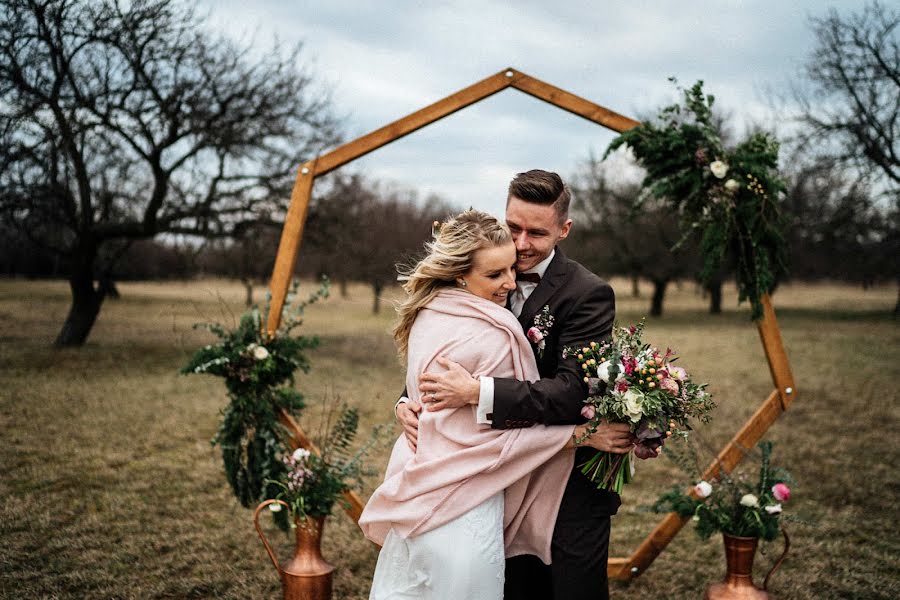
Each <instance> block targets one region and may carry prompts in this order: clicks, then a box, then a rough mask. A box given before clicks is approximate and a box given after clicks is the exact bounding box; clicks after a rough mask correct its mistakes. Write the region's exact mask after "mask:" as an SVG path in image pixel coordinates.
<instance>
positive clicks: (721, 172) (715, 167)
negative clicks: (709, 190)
mask: <svg viewBox="0 0 900 600" xmlns="http://www.w3.org/2000/svg"><path fill="white" fill-rule="evenodd" d="M709 170H710V171H712V174H713V175H715V176H716V177H718V178H719V179H722V178H723V177H725V174H726V173H728V165H726V164H725V163H723V162H722V161H721V160H714V161H712V162H711V163H709Z"/></svg>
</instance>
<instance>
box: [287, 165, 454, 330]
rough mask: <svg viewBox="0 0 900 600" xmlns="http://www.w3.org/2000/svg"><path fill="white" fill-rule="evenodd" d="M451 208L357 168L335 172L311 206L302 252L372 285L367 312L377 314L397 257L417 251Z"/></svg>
mask: <svg viewBox="0 0 900 600" xmlns="http://www.w3.org/2000/svg"><path fill="white" fill-rule="evenodd" d="M455 212H458V211H457V209H455V208H454V207H452V206H451V205H449V204H448V203H446V202H445V201H443V200H442V199H440V198H438V197H436V196H430V197H428V198H425V199H424V201H422V200H420V199H419V197H418V194H417V193H416V192H415V191H414V190H410V189H401V188H396V187H394V188H392V187H390V186H386V185H384V184H380V183H378V182H375V181H371V180H368V179H366V178H365V177H363V176H362V175H360V174H358V173H357V174H353V175H349V176H339V177H336V178H334V180H333V181H332V182H331V185H330V187H329V189H328V191H327V192H326V193H324V194H323V195H322V196H320V197H318V198H316V199H315V202H314V203H313V204H312V206H311V207H310V216H309V220H308V222H307V229H308V230H309V233H308V234H307V235H306V236H305V239H304V245H303V248H302V250H301V252H303V253H304V255H305V257H306V261H307V263H312V264H314V265H316V268H317V270H319V271H321V272H322V273H323V274H327V275H329V276H330V277H332V278H336V279H339V280H340V279H354V280H357V281H364V282H366V283H368V284H369V285H370V286H372V294H373V301H372V312H373V313H376V314H377V313H378V312H379V311H380V310H381V295H382V293H383V291H384V289H385V288H386V287H387V286H389V285H391V284H392V283H394V282H395V281H396V279H397V265H398V263H402V262H404V261H405V260H406V259H407V258H410V257H412V256H414V255H416V254H418V253H420V252H421V251H422V247H423V243H424V242H425V241H426V240H428V239H429V238H430V237H431V224H432V222H433V221H434V220H441V219H443V218H445V217H446V216H447V215H449V214H452V213H455Z"/></svg>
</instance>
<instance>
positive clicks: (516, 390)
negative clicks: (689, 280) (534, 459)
mask: <svg viewBox="0 0 900 600" xmlns="http://www.w3.org/2000/svg"><path fill="white" fill-rule="evenodd" d="M545 306H547V307H549V312H550V314H551V315H552V316H553V318H554V324H553V327H552V328H551V329H550V331H549V333H548V335H547V337H546V346H545V348H544V350H543V352H538V349H537V347H536V346H535V347H534V350H535V358H536V359H537V363H538V370H539V371H540V374H541V379H540V380H539V381H536V382H534V383H529V382H523V381H518V380H515V379H495V380H494V408H493V414H492V415H491V418H492V423H493V427H494V428H496V429H509V428H514V427H530V426H532V425H535V424H544V425H561V424H572V423H582V422H584V418H583V417H582V416H581V409H582V407H583V406H584V404H583V402H584V399H585V397H586V395H587V388H586V386H585V385H584V381H583V378H584V374H583V371H582V370H581V368H580V367H579V365H578V362H577V361H576V359H575V358H574V357H569V358H566V359H564V358H563V357H562V350H563V348H565V347H567V346H568V347H581V346H583V345H585V344H586V343H588V342H591V341H597V342H599V341H601V340H604V339H607V338H609V336H610V333H611V331H612V325H613V320H614V319H615V312H616V308H615V295H614V294H613V290H612V288H611V287H610V286H609V284H607V283H606V282H605V281H603V280H602V279H600V278H599V277H597V276H596V275H594V274H593V273H591V272H590V271H588V270H587V269H586V268H584V267H583V266H581V265H580V264H578V263H577V262H575V261H573V260H569V259H568V258H566V257H565V255H564V254H563V253H562V251H561V250H560V249H559V248H556V254H555V256H554V257H553V260H552V261H551V262H550V265H549V266H548V267H547V270H546V271H545V273H544V276H543V278H542V279H541V281H540V283H539V284H538V286H537V288H535V290H534V291H533V292H532V294H531V295H530V296H529V297H528V299H527V300H526V302H525V304H524V305H523V307H522V312H521V314H520V315H519V322H520V323H521V324H522V329H523V331H526V332H527V331H528V329H529V328H530V327H532V326H533V325H534V318H535V315H537V314H538V313H540V312H541V311H542V309H543V308H544V307H545ZM594 452H596V450H592V449H590V448H580V449H578V450H577V452H576V456H575V465H576V466H575V468H574V469H573V471H572V473H571V475H570V477H569V482H568V484H567V486H566V491H565V494H564V495H563V500H562V504H561V506H560V508H559V514H558V516H557V519H556V525H555V528H554V531H553V546H552V557H553V564H552V565H551V566H549V567H547V566H545V565H544V564H543V563H541V562H540V560H539V559H538V558H537V557H534V556H521V557H515V558H511V559H509V560H507V563H506V589H505V593H504V599H505V600H525V599H529V600H530V599H535V600H537V599H540V600H548V599H549V598H553V599H554V600H582V599H583V600H598V599H601V598H604V599H605V598H608V596H609V591H608V582H607V577H606V562H607V556H608V550H609V531H610V516H611V515H614V514H615V513H616V511H617V510H618V508H619V504H620V500H619V496H618V494H614V493H612V492H607V491H604V490H598V489H596V487H595V484H593V483H591V482H590V481H589V480H588V479H587V477H586V476H585V475H583V474H582V473H581V470H580V469H579V468H578V465H579V464H581V463H583V462H584V461H585V460H586V459H587V458H589V457H590V456H591V455H592V454H593V453H594Z"/></svg>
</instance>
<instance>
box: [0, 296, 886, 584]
mask: <svg viewBox="0 0 900 600" xmlns="http://www.w3.org/2000/svg"><path fill="white" fill-rule="evenodd" d="M614 284H615V287H616V289H618V290H620V295H619V299H618V304H619V320H620V322H622V323H627V322H630V321H634V320H637V319H639V318H640V317H641V316H642V315H643V314H645V311H646V310H647V306H648V303H649V301H648V298H647V294H648V292H649V290H646V289H645V290H644V297H642V298H639V299H634V298H631V297H630V294H629V293H628V292H630V284H629V283H628V282H625V281H616V282H614ZM304 287H305V288H306V289H311V288H312V286H311V285H309V284H307V285H305V286H304ZM120 291H121V292H122V298H121V299H120V300H118V301H108V302H107V303H106V304H105V305H104V307H103V311H102V313H101V315H100V317H99V320H98V322H97V325H96V327H95V329H94V332H93V333H92V334H91V337H90V340H89V343H88V344H87V345H86V346H85V347H84V348H81V349H54V348H52V347H51V343H52V341H53V338H54V336H55V334H56V333H57V331H58V328H59V326H60V325H61V323H62V320H63V318H64V317H65V313H66V310H67V309H68V287H67V285H66V284H65V283H62V282H30V281H21V280H0V432H2V434H0V435H2V444H0V539H2V542H0V597H2V598H277V597H279V595H280V584H279V581H278V577H277V574H276V572H275V570H274V569H273V567H272V565H271V564H270V563H269V561H268V558H267V556H266V554H265V552H264V550H263V547H262V544H261V543H260V542H259V540H258V539H257V537H256V534H255V532H254V530H253V525H252V522H251V513H250V512H249V511H247V510H246V509H243V508H241V507H240V506H239V505H238V504H237V502H236V501H235V500H234V499H233V498H232V496H231V494H230V491H229V489H228V487H227V484H226V482H225V478H224V475H223V472H222V466H221V462H220V458H219V454H218V450H217V449H216V448H212V447H211V446H210V444H209V440H210V438H211V437H212V436H213V434H214V433H215V430H216V428H217V423H218V418H219V411H220V409H221V408H222V407H223V405H224V403H225V394H224V386H223V385H222V383H221V382H220V381H218V380H215V379H213V378H212V377H204V376H190V377H186V376H181V375H179V374H178V369H179V367H180V366H181V365H182V364H183V363H184V362H185V361H186V360H187V358H188V356H189V354H190V353H191V352H192V351H193V350H194V349H195V348H196V347H197V346H198V345H201V344H205V343H208V342H209V341H211V339H212V338H211V336H209V335H208V334H206V333H204V332H202V331H195V330H193V329H191V324H192V323H194V322H197V321H204V320H210V319H214V320H221V321H223V322H225V323H226V324H230V323H232V322H233V320H234V318H235V316H236V315H239V314H240V313H241V312H242V310H243V307H242V306H241V301H242V299H243V290H242V288H241V287H240V285H238V284H236V283H233V282H227V281H196V282H188V283H123V284H121V285H120ZM895 298H896V290H895V289H894V288H892V287H887V288H875V289H869V290H867V291H863V290H861V289H858V288H849V287H844V286H839V285H826V284H821V285H800V284H795V285H786V286H782V287H781V288H780V289H779V290H778V293H777V294H776V295H775V296H774V304H775V307H776V310H777V312H778V319H779V323H780V325H781V328H782V335H783V338H784V342H785V345H786V348H787V352H788V356H789V357H790V359H791V362H792V366H793V371H794V376H795V378H796V381H797V388H798V393H799V394H798V398H797V400H796V401H795V403H794V404H793V406H792V407H791V409H790V410H789V411H788V412H787V413H786V414H785V415H784V416H783V417H782V418H781V419H780V420H779V421H778V422H777V423H776V424H775V426H774V427H773V428H772V429H771V430H770V432H769V434H768V438H769V439H772V440H774V441H775V442H776V447H775V461H776V462H777V463H779V464H782V465H784V466H786V467H788V468H789V469H790V470H791V471H792V472H793V474H794V476H795V477H796V479H797V480H798V483H797V485H796V486H795V488H794V496H793V498H792V499H791V501H790V503H789V505H788V507H787V508H788V511H787V512H788V513H790V514H794V515H799V516H801V517H802V519H803V522H798V523H790V524H789V527H790V531H791V534H792V541H793V547H792V550H791V554H790V555H789V557H788V560H787V562H786V563H785V565H784V567H783V568H782V570H781V571H780V572H779V573H777V574H776V575H775V576H774V577H773V579H772V583H771V586H770V592H771V593H772V594H773V596H774V597H775V598H808V599H822V598H883V599H893V598H898V597H900V542H898V537H897V530H896V522H897V519H898V516H900V514H898V508H897V507H898V500H900V476H898V473H897V467H896V465H897V464H898V463H900V444H898V443H897V441H896V435H897V432H898V431H900V409H898V392H897V377H895V374H894V370H893V369H894V367H895V366H896V361H897V357H898V356H900V329H898V324H897V322H896V321H894V320H892V319H891V314H890V313H891V309H892V308H893V305H894V301H895ZM725 308H726V310H725V313H724V314H722V315H717V316H712V315H709V314H707V313H706V310H705V301H704V300H703V299H702V298H701V297H700V296H699V295H698V293H697V291H696V289H695V287H694V286H693V285H687V284H685V285H684V286H682V287H681V288H680V289H678V288H675V287H674V286H673V287H672V289H671V292H670V297H669V298H668V300H667V303H666V314H665V316H664V317H662V318H656V319H650V320H648V326H647V335H648V338H649V340H650V341H651V342H656V343H659V344H666V345H670V346H672V347H674V348H676V349H677V350H678V352H679V353H680V355H681V356H682V364H683V365H684V366H686V367H688V368H689V369H690V370H691V371H692V372H693V373H694V375H695V377H697V378H698V379H700V380H704V381H709V382H710V383H711V387H710V389H711V391H713V393H714V394H715V396H716V399H717V401H718V403H719V406H720V407H719V409H718V410H717V412H716V414H715V417H714V419H713V422H712V423H711V424H710V425H709V426H707V427H704V428H702V430H701V431H700V434H701V435H702V436H703V438H704V439H705V440H707V441H708V442H709V443H710V444H712V445H715V446H717V447H718V446H719V445H721V444H722V443H724V442H725V441H726V440H727V439H728V438H729V437H730V436H731V435H732V434H733V433H734V432H735V431H736V430H737V428H738V427H739V426H740V425H741V424H742V423H743V422H744V421H745V420H746V419H747V417H748V416H749V415H750V414H752V412H753V411H754V410H755V408H756V406H757V405H758V404H759V403H760V402H761V401H762V400H763V399H764V398H765V397H766V395H767V394H768V393H769V391H770V390H771V386H772V384H771V381H770V377H769V371H768V368H767V366H766V362H765V359H764V356H763V352H762V348H761V345H760V343H759V338H758V335H757V332H756V328H755V327H754V325H753V324H752V323H751V322H750V320H749V317H748V314H749V312H748V309H747V308H746V307H740V308H739V307H737V306H736V300H735V296H734V290H733V289H729V290H727V293H726V300H725ZM391 319H392V314H391V311H390V308H389V307H388V308H387V309H385V310H383V311H382V314H381V315H378V316H373V315H372V314H371V295H370V292H369V290H368V288H365V287H363V286H358V287H353V286H351V288H350V296H349V298H347V299H342V298H340V297H337V295H335V297H332V299H330V300H329V301H328V302H326V303H324V304H319V305H315V306H312V307H310V309H309V310H308V312H307V321H306V324H305V325H304V327H303V333H306V334H316V335H319V336H320V337H321V338H322V341H323V344H322V346H321V347H320V348H319V349H317V350H315V351H314V352H313V353H312V355H311V358H312V362H313V370H312V372H311V373H310V374H309V375H301V376H300V377H299V378H298V382H297V385H298V387H299V388H300V389H301V390H302V391H303V392H304V393H305V394H306V396H307V401H308V403H309V404H310V405H311V408H309V409H307V411H306V412H305V414H304V416H303V418H302V419H301V423H305V424H306V427H307V428H309V429H311V430H315V423H316V422H317V419H316V413H317V412H318V411H319V410H320V407H321V403H322V402H323V401H328V400H333V399H334V398H337V397H340V398H343V399H345V400H346V401H348V402H349V403H351V404H353V405H356V406H358V407H359V408H360V409H361V413H362V422H363V428H364V429H368V428H370V427H371V426H373V425H375V424H376V423H381V422H388V421H390V420H391V418H392V412H391V407H392V405H393V402H394V399H395V397H396V395H397V392H398V391H399V390H400V389H402V387H403V369H402V368H401V367H400V365H399V364H398V362H397V360H396V358H395V353H394V347H393V344H392V341H391V339H390V336H389V334H388V330H389V328H390V324H391ZM386 458H387V457H386V451H385V453H382V454H380V455H378V456H375V457H374V458H373V459H372V460H373V462H374V463H375V464H377V465H378V466H384V464H385V463H386ZM638 467H639V469H640V471H639V473H638V476H637V481H636V483H634V484H633V485H631V486H630V487H629V488H628V489H626V492H625V495H624V497H623V502H624V503H623V507H622V509H621V511H620V513H619V515H618V516H616V517H615V518H614V520H613V539H612V543H611V554H612V555H613V556H625V555H627V554H630V552H631V551H632V550H633V549H634V548H635V547H636V546H637V544H638V543H640V541H641V540H642V539H643V538H644V536H646V535H647V533H649V532H650V530H651V529H652V528H653V526H654V525H655V523H656V522H657V520H658V515H654V514H650V513H648V512H647V510H646V508H645V507H646V505H648V504H649V503H651V502H652V500H653V499H654V498H655V497H656V495H657V494H658V493H659V492H660V491H662V490H664V489H666V488H667V487H669V486H670V485H672V483H674V482H675V481H677V480H679V477H680V476H679V474H678V472H677V470H676V469H675V467H674V466H673V465H672V464H671V463H670V462H669V461H667V460H666V459H664V458H663V459H660V460H657V461H650V462H646V463H641V464H639V465H638ZM376 483H377V481H374V480H373V481H370V482H369V484H368V489H367V490H364V491H363V496H366V495H368V493H369V492H371V489H372V487H373V486H374V485H375V484H376ZM269 531H270V535H272V536H274V537H275V539H277V540H279V541H280V546H279V551H280V552H281V554H282V556H284V553H286V552H287V550H288V547H289V545H288V540H287V538H286V537H284V536H283V535H280V534H278V533H277V532H276V530H275V529H274V528H272V527H270V528H269ZM764 551H765V552H764V554H761V555H760V556H758V558H757V568H756V572H757V582H758V583H760V582H761V580H762V576H763V575H764V573H765V571H766V570H767V569H768V566H769V565H770V564H771V563H772V561H773V560H774V558H775V557H776V556H777V555H778V553H779V551H780V545H779V543H778V542H775V543H773V544H769V545H767V546H766V547H764ZM323 552H324V554H325V556H326V557H327V558H328V559H329V560H330V561H331V562H333V563H334V564H336V565H337V567H338V570H337V572H336V576H335V587H336V591H335V597H336V598H339V599H356V598H366V597H367V593H368V582H369V578H370V577H371V573H372V569H373V568H374V564H375V559H376V556H377V554H376V549H375V548H374V547H373V546H372V545H371V544H370V543H368V542H367V541H365V540H364V539H363V537H362V535H361V534H360V533H359V531H358V529H357V528H356V526H355V524H354V523H352V522H351V521H350V520H349V519H348V518H346V516H345V515H343V514H337V515H336V516H335V517H333V518H332V519H330V520H329V523H328V525H327V527H326V539H325V542H324V549H323ZM723 569H724V560H723V553H722V549H721V542H720V541H719V540H716V539H713V540H710V541H709V542H702V541H700V540H699V539H698V538H697V537H696V536H695V535H694V534H693V532H692V531H690V526H688V527H687V528H685V529H684V530H682V532H681V533H680V534H679V535H678V536H677V537H676V538H675V540H674V542H673V543H672V544H671V545H670V546H669V547H668V548H667V549H666V550H665V551H664V552H663V553H662V555H661V556H660V557H659V558H658V559H657V560H656V562H654V563H653V565H652V566H651V567H650V568H649V569H648V570H647V572H646V573H644V574H643V575H641V576H640V577H638V578H637V579H635V580H634V581H633V582H631V583H629V584H618V583H614V584H613V585H612V597H613V598H616V599H622V600H624V599H629V598H631V599H636V598H698V597H700V596H701V594H702V590H703V589H704V586H705V585H706V584H707V583H708V582H711V581H714V580H717V579H719V578H720V577H721V576H722V574H723Z"/></svg>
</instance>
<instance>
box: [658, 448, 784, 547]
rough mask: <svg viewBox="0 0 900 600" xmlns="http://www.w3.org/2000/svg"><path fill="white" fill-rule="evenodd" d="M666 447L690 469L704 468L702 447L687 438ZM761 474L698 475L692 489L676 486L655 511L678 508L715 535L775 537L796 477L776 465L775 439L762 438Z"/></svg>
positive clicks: (698, 527)
mask: <svg viewBox="0 0 900 600" xmlns="http://www.w3.org/2000/svg"><path fill="white" fill-rule="evenodd" d="M677 446H679V444H672V445H670V446H667V447H666V456H668V457H670V458H672V459H673V460H674V462H675V463H676V464H678V465H679V466H680V467H682V468H685V469H686V470H688V471H694V472H695V473H698V477H699V469H698V468H697V465H698V462H697V457H696V450H695V449H694V448H693V446H690V445H689V444H687V443H685V444H684V446H685V447H682V448H677ZM758 448H759V453H758V458H759V476H758V478H757V479H756V481H750V480H749V479H748V478H747V477H746V476H745V475H744V474H743V473H738V474H736V475H735V474H727V473H723V472H720V473H719V475H717V476H716V477H715V478H711V479H710V480H709V481H706V480H700V479H697V480H695V482H694V485H693V487H692V488H690V490H689V491H688V492H687V493H686V492H685V491H684V490H682V489H680V488H674V489H672V490H670V491H668V492H666V493H664V494H662V495H661V496H660V497H659V499H658V500H657V501H656V503H655V504H654V505H653V510H654V511H655V512H676V513H678V514H679V515H681V516H682V517H691V518H692V519H693V521H694V522H695V524H696V531H697V534H698V535H699V536H700V537H701V538H703V539H707V538H709V537H710V536H711V535H712V534H713V533H715V532H717V531H718V532H722V533H725V534H728V535H731V536H736V537H745V538H761V539H764V540H767V541H772V540H774V539H775V538H776V537H777V536H778V531H779V525H780V520H781V517H782V513H783V510H784V504H786V503H787V502H788V501H789V500H790V499H791V493H792V492H791V488H790V485H793V479H792V478H791V474H790V473H788V471H786V470H785V469H783V468H781V467H776V466H774V465H772V464H771V461H770V458H771V455H772V442H760V444H759V446H758Z"/></svg>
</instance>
